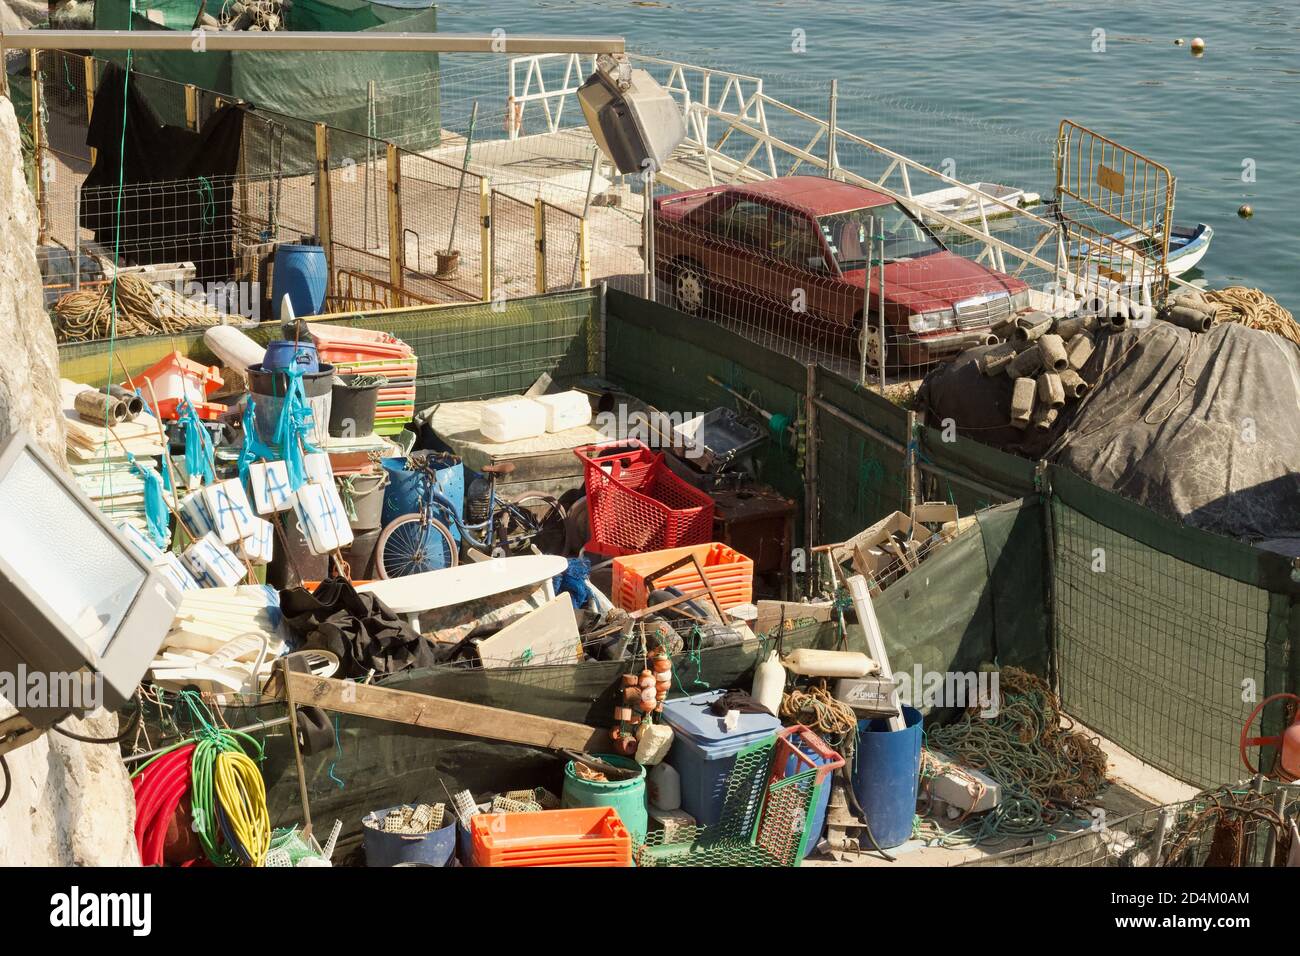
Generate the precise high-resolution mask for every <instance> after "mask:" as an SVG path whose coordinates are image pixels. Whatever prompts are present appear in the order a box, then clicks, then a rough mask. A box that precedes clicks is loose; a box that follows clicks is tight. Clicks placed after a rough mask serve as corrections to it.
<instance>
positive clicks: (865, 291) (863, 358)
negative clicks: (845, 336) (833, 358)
mask: <svg viewBox="0 0 1300 956" xmlns="http://www.w3.org/2000/svg"><path fill="white" fill-rule="evenodd" d="M875 234H876V217H875V216H872V217H870V218H869V219H868V220H867V262H866V266H867V268H866V272H865V273H864V276H863V279H862V329H861V331H859V332H858V339H859V342H858V384H859V385H862V386H865V385H866V384H867V328H868V326H869V324H870V322H871V260H872V258H873V256H872V254H871V252H872V249H873V248H874V247H875V243H876V240H875V239H874V238H873V237H874V236H875ZM859 245H861V243H859Z"/></svg>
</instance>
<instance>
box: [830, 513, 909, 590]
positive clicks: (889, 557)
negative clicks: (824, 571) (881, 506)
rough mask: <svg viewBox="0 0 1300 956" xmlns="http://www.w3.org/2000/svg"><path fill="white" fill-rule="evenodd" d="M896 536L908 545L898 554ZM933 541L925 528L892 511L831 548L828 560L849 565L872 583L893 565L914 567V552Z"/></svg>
mask: <svg viewBox="0 0 1300 956" xmlns="http://www.w3.org/2000/svg"><path fill="white" fill-rule="evenodd" d="M895 535H901V536H902V537H903V538H905V539H907V542H908V543H907V545H906V546H905V547H903V548H902V549H901V550H900V548H899V546H898V544H897V542H896V541H895ZM932 537H934V535H933V534H932V533H931V532H930V530H929V529H928V528H926V527H925V526H924V525H921V524H915V523H913V521H912V519H911V518H909V517H908V516H907V515H905V514H903V512H901V511H895V512H894V513H893V514H891V515H887V516H886V517H884V518H881V519H880V520H879V521H877V522H876V523H875V524H873V525H872V526H871V527H869V528H865V529H863V530H862V531H859V532H858V533H857V534H855V535H854V536H853V537H852V538H850V539H849V540H848V541H846V542H844V543H843V544H842V545H840V546H839V547H837V548H834V549H833V550H832V551H831V557H832V559H833V560H834V561H835V563H836V564H843V563H844V562H845V561H852V562H853V570H854V571H856V572H857V573H858V574H861V575H863V576H865V577H867V578H869V579H870V580H872V581H873V582H874V581H875V580H876V579H878V578H879V577H880V576H881V575H882V573H883V572H884V571H886V570H887V569H888V568H890V567H892V566H893V565H894V564H895V563H896V562H901V563H902V564H903V565H904V566H905V567H906V566H908V565H909V562H910V563H911V564H912V565H914V564H915V562H916V561H918V560H919V555H918V554H917V552H919V551H920V550H921V548H922V547H923V546H924V545H925V543H926V542H927V541H929V540H930V538H932Z"/></svg>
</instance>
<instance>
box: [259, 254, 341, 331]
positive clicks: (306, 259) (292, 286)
mask: <svg viewBox="0 0 1300 956" xmlns="http://www.w3.org/2000/svg"><path fill="white" fill-rule="evenodd" d="M272 272H273V275H272V279H271V308H272V312H271V314H272V315H275V316H279V314H280V300H281V299H283V298H284V297H285V296H286V295H287V296H288V297H289V303H290V304H291V305H292V306H293V314H294V315H295V316H296V317H298V318H302V317H303V316H305V315H320V313H321V310H322V309H323V308H324V307H325V289H326V286H327V285H328V284H329V269H328V266H327V265H326V262H325V249H324V248H323V247H321V246H302V245H296V244H293V243H283V244H281V245H278V246H276V247H275V266H274V268H273V270H272Z"/></svg>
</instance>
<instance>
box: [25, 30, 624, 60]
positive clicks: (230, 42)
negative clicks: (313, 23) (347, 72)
mask: <svg viewBox="0 0 1300 956" xmlns="http://www.w3.org/2000/svg"><path fill="white" fill-rule="evenodd" d="M200 44H201V46H200V50H202V51H208V52H211V51H215V50H265V51H279V50H311V51H335V52H347V53H498V54H507V55H510V56H526V55H532V54H539V53H593V54H594V53H615V54H617V53H623V52H624V42H623V38H622V37H615V36H549V35H522V36H503V35H501V34H497V35H496V36H494V35H492V34H490V33H387V32H364V33H320V32H313V31H303V32H296V31H292V30H275V31H270V32H264V31H259V32H251V33H250V32H248V31H246V30H203V31H201V32H200V33H198V34H194V33H191V32H190V31H188V30H187V31H184V32H181V31H177V30H141V31H132V30H13V31H11V32H9V33H5V34H0V49H8V50H184V51H187V52H199V50H196V49H195V47H196V46H199V45H200Z"/></svg>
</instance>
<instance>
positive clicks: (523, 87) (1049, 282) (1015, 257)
mask: <svg viewBox="0 0 1300 956" xmlns="http://www.w3.org/2000/svg"><path fill="white" fill-rule="evenodd" d="M628 58H629V59H630V60H631V61H632V62H633V63H634V65H636V66H638V67H640V68H642V69H645V70H647V71H648V72H650V73H651V74H652V75H653V76H654V77H655V79H657V80H658V81H659V83H660V84H661V85H662V86H663V87H664V88H665V89H666V90H667V91H668V92H669V93H670V94H671V95H672V96H673V98H674V99H675V100H676V101H677V104H678V106H679V108H680V109H681V111H682V118H683V120H684V121H685V123H686V131H687V132H686V139H685V140H684V142H683V143H682V145H681V146H680V147H679V148H678V150H677V152H676V153H675V154H674V159H676V160H681V161H684V162H687V163H693V164H694V165H696V166H697V167H699V169H700V170H701V171H702V172H703V173H704V175H706V176H707V179H708V182H709V184H710V185H720V184H730V183H737V182H742V181H755V180H761V179H770V178H771V179H774V178H778V177H780V176H788V175H792V174H794V173H797V172H799V171H800V170H801V169H804V170H805V172H807V171H811V170H819V171H821V173H822V174H824V175H830V176H832V177H833V178H835V179H839V180H842V181H844V182H850V183H856V184H857V185H860V186H864V187H867V188H870V189H872V190H875V191H876V192H879V193H883V194H884V195H887V196H889V197H890V198H892V199H894V200H896V201H897V202H899V203H901V204H902V205H904V206H905V207H907V208H908V209H910V210H911V211H912V212H913V213H914V214H915V215H917V216H919V217H920V218H922V219H923V220H925V221H927V222H929V223H931V224H933V225H936V226H938V227H941V228H942V229H943V230H944V231H945V232H947V233H950V234H956V235H960V236H964V237H966V238H967V239H970V240H974V241H976V242H978V243H979V244H980V246H981V251H980V253H979V255H978V256H976V257H975V259H976V261H980V262H985V263H986V264H988V265H989V266H991V267H993V268H996V269H998V270H999V271H1001V272H1009V274H1011V275H1014V276H1017V277H1020V276H1021V275H1022V273H1024V271H1025V270H1026V269H1027V268H1030V267H1034V268H1036V269H1039V270H1042V271H1043V273H1045V275H1044V276H1043V283H1042V284H1043V286H1044V291H1047V292H1049V294H1050V295H1051V299H1052V305H1053V307H1055V306H1056V305H1058V304H1059V300H1058V298H1057V297H1058V295H1063V294H1064V295H1068V296H1071V297H1072V296H1073V295H1075V294H1077V293H1078V292H1080V291H1082V290H1083V289H1084V288H1085V286H1092V287H1094V288H1095V284H1096V279H1095V277H1088V278H1087V279H1086V280H1085V279H1084V277H1083V276H1081V275H1076V274H1075V273H1074V272H1073V271H1072V270H1071V261H1070V259H1069V256H1068V252H1067V242H1066V239H1065V236H1064V233H1063V231H1062V228H1061V225H1060V224H1059V223H1057V222H1054V221H1052V220H1050V219H1046V218H1044V217H1042V216H1040V215H1038V214H1036V213H1034V212H1033V211H1032V210H1029V209H1025V208H1022V207H1021V206H1019V205H1018V204H1017V203H1015V202H1010V201H1008V200H1006V199H1003V198H1002V197H1000V196H994V195H992V194H989V193H986V192H984V191H982V190H980V189H977V188H975V187H974V186H971V185H970V184H969V183H965V182H962V181H961V180H958V179H955V178H953V177H951V176H948V175H945V174H944V173H942V172H940V171H939V170H937V169H933V168H932V167H929V166H926V165H925V164H924V163H920V162H918V161H916V160H914V159H911V158H910V157H908V156H904V155H903V154H901V153H898V152H896V151H894V150H892V149H889V148H888V147H886V146H882V145H881V144H879V143H876V142H873V141H872V140H869V139H867V138H866V137H863V136H860V135H858V134H856V133H853V132H850V131H848V130H846V129H844V128H842V127H840V126H838V124H837V126H836V128H835V129H834V131H833V137H832V130H831V127H830V124H829V122H828V121H827V120H825V119H822V118H820V117H818V116H815V115H813V114H811V113H808V112H806V111H804V110H801V109H798V108H797V107H794V106H792V105H790V104H788V103H785V102H782V101H781V100H778V99H776V98H775V97H772V96H770V95H768V94H767V93H766V92H765V91H764V89H763V80H762V78H761V77H757V76H751V75H748V74H743V73H735V72H731V71H726V70H717V69H713V68H710V67H701V66H695V65H692V64H689V63H682V62H679V61H675V60H667V59H662V58H659V57H651V56H641V55H638V54H628ZM509 62H510V103H509V108H510V116H511V117H512V119H511V120H510V121H509V127H510V131H511V132H510V135H511V138H512V139H513V138H516V137H517V136H518V135H520V133H521V131H522V130H523V129H524V119H525V115H526V113H527V111H528V109H529V107H530V106H532V105H533V104H536V107H535V108H537V107H539V108H540V109H541V110H542V112H543V114H544V116H545V119H546V130H547V132H551V133H554V132H557V131H558V130H559V129H560V128H561V120H562V117H563V116H564V111H565V107H566V105H567V104H568V99H569V97H570V96H572V95H574V94H575V93H576V92H577V89H578V87H579V86H581V84H582V82H583V81H584V80H585V78H586V76H587V75H589V74H590V73H591V72H592V70H594V69H595V58H594V57H585V58H584V57H581V56H579V55H577V54H570V55H564V54H544V55H539V56H527V57H516V58H513V59H511V60H510V61H509ZM574 113H576V114H577V116H578V117H581V113H580V111H576V110H571V111H570V115H574ZM773 125H777V126H780V127H781V129H782V130H783V133H784V135H778V134H776V133H774V132H773ZM796 129H800V130H801V131H800V132H799V133H798V134H797V136H796V135H794V134H793V132H792V131H794V130H796ZM792 140H793V141H792ZM799 144H802V145H799ZM849 152H857V153H860V157H859V158H860V159H862V160H863V161H864V162H863V163H862V164H861V166H862V167H865V166H866V165H867V163H868V162H869V163H872V164H878V165H883V172H880V173H879V174H876V175H868V174H866V173H865V172H857V171H854V170H853V169H849V168H847V167H846V166H844V165H841V164H840V162H839V157H840V156H842V155H844V154H845V153H849ZM828 154H829V158H828ZM855 165H858V164H855ZM661 178H662V179H664V181H666V182H669V183H671V182H672V180H673V177H672V176H671V175H663V176H661ZM918 185H920V186H921V188H919V189H918ZM954 188H955V189H958V190H960V191H962V192H963V193H964V195H963V196H962V197H961V199H960V201H959V206H961V207H963V208H969V209H970V210H971V211H972V212H975V211H977V213H978V214H977V215H973V216H969V217H963V218H962V219H960V220H958V219H955V218H952V217H951V216H949V215H945V214H944V213H942V212H939V211H938V210H936V209H932V208H930V207H929V206H927V205H925V204H924V203H923V202H920V201H918V197H922V198H923V197H924V194H925V193H927V192H931V191H936V190H938V189H954ZM991 222H997V223H998V225H999V229H997V230H995V229H994V228H992V227H991ZM1008 226H1009V227H1010V229H1015V230H1017V231H1018V233H1019V234H1020V235H1021V236H1022V237H1023V239H1022V241H1023V243H1024V247H1023V248H1022V246H1020V245H1016V244H1014V243H1012V242H1008V241H1007V240H1006V239H1005V238H1003V235H1005V234H1006V232H1009V231H1010V229H1008V228H1007V227H1008ZM999 232H1001V233H1002V235H1000V234H999ZM1008 259H1010V260H1011V264H1012V268H1011V269H1010V270H1008ZM1180 284H1181V283H1180ZM1109 295H1110V296H1111V298H1115V297H1116V296H1117V295H1118V298H1119V299H1121V300H1127V301H1128V304H1129V305H1130V306H1131V307H1136V306H1138V305H1139V303H1138V302H1137V301H1133V300H1132V299H1129V298H1128V296H1127V295H1125V294H1123V293H1121V292H1119V290H1113V291H1110V292H1109Z"/></svg>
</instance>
